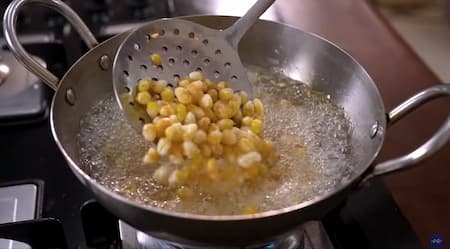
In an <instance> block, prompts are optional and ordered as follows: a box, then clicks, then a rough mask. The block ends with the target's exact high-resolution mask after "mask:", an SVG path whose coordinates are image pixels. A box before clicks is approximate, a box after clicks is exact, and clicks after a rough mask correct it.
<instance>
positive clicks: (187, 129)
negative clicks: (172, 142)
mask: <svg viewBox="0 0 450 249" xmlns="http://www.w3.org/2000/svg"><path fill="white" fill-rule="evenodd" d="M182 129H183V134H182V138H183V140H184V141H192V140H193V139H194V138H195V136H196V135H197V130H198V126H197V124H195V123H194V124H186V125H183V126H182Z"/></svg>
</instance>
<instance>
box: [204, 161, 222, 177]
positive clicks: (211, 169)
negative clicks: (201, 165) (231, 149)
mask: <svg viewBox="0 0 450 249" xmlns="http://www.w3.org/2000/svg"><path fill="white" fill-rule="evenodd" d="M218 171H219V167H218V166H217V161H216V159H214V158H211V159H209V160H208V162H207V163H206V172H208V174H217V172H218Z"/></svg>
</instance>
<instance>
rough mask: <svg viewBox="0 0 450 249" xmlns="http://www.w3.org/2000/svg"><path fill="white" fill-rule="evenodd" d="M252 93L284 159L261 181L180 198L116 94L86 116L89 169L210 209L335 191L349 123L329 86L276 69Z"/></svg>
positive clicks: (169, 200) (170, 204) (344, 168)
mask: <svg viewBox="0 0 450 249" xmlns="http://www.w3.org/2000/svg"><path fill="white" fill-rule="evenodd" d="M249 75H250V79H251V81H252V82H254V93H255V95H256V96H257V97H259V98H260V99H261V100H262V102H263V103H264V106H265V114H264V115H265V123H264V135H265V137H267V138H268V139H271V140H272V141H273V142H274V145H275V148H276V149H277V151H278V152H279V154H280V160H279V162H278V164H277V165H276V166H274V167H273V168H272V169H271V173H272V174H271V177H269V178H267V179H264V181H263V183H262V184H258V185H251V186H244V187H242V188H238V189H233V190H232V191H229V192H227V193H225V194H222V195H217V196H214V195H211V194H203V195H201V196H200V199H197V200H194V201H186V200H180V199H178V198H177V197H176V196H175V193H174V190H173V189H170V188H167V187H163V186H160V185H158V184H157V183H155V182H154V181H153V179H152V174H153V171H154V170H155V169H156V168H157V167H155V166H148V165H144V164H143V163H142V157H143V155H144V154H145V152H146V151H147V150H148V147H149V146H150V145H149V144H148V142H146V141H145V140H144V139H143V138H142V136H141V135H140V133H138V132H137V131H135V130H134V129H133V128H132V127H131V126H130V125H129V124H128V123H127V121H126V119H125V117H124V116H123V114H122V112H121V111H120V110H119V108H118V106H117V104H116V102H115V99H114V97H113V96H110V97H108V98H106V99H104V100H101V101H100V102H99V103H98V104H97V105H95V106H94V107H93V108H92V109H91V110H90V111H89V112H88V113H87V114H86V115H85V117H84V118H83V119H82V120H81V123H80V127H81V130H80V134H79V136H78V143H79V148H80V151H79V153H80V158H81V165H82V167H83V169H84V170H85V171H86V172H87V173H88V174H89V175H90V176H92V177H93V178H94V179H96V180H97V181H98V182H99V183H100V184H102V185H105V186H107V187H108V188H110V189H111V190H113V191H115V192H117V193H119V194H121V195H124V196H126V197H128V198H130V199H132V200H134V201H137V202H139V203H142V204H145V205H151V206H156V207H160V208H164V209H167V210H172V211H178V212H187V213H197V214H207V215H233V214H241V213H242V210H243V209H244V207H246V206H249V205H251V206H255V205H256V206H258V207H259V208H260V210H261V211H267V210H274V209H280V208H285V207H289V206H292V205H295V204H298V203H301V202H303V201H307V200H311V199H313V198H315V197H317V196H320V195H323V194H326V193H329V192H331V191H333V190H334V189H335V188H336V187H338V186H340V184H341V181H342V179H343V178H346V177H348V176H349V175H350V174H351V173H352V171H351V170H352V168H353V165H352V162H351V160H350V159H351V146H350V142H349V139H350V136H351V125H350V122H349V121H348V119H347V118H346V116H345V113H344V110H343V109H342V108H340V107H339V106H338V105H337V104H336V103H335V102H334V101H333V99H332V98H331V96H328V95H326V94H324V93H321V92H317V91H314V90H312V89H311V88H310V87H309V86H307V85H306V84H299V82H295V81H293V80H290V79H288V78H285V77H283V76H281V75H277V74H272V73H271V74H268V73H264V71H253V72H252V73H250V74H249Z"/></svg>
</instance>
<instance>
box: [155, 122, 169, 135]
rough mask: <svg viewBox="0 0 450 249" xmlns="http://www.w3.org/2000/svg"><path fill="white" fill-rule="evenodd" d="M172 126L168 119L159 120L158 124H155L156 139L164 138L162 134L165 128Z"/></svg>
mask: <svg viewBox="0 0 450 249" xmlns="http://www.w3.org/2000/svg"><path fill="white" fill-rule="evenodd" d="M171 124H172V122H171V121H170V119H169V118H160V119H159V120H158V122H156V123H155V128H156V134H157V136H158V137H162V136H164V132H165V130H166V128H167V127H169V126H170V125H171Z"/></svg>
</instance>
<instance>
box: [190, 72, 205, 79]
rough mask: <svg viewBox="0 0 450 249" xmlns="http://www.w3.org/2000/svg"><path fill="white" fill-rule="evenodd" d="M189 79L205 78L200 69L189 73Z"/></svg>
mask: <svg viewBox="0 0 450 249" xmlns="http://www.w3.org/2000/svg"><path fill="white" fill-rule="evenodd" d="M189 79H191V80H202V79H203V74H202V73H201V72H199V71H194V72H191V73H189Z"/></svg>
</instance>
